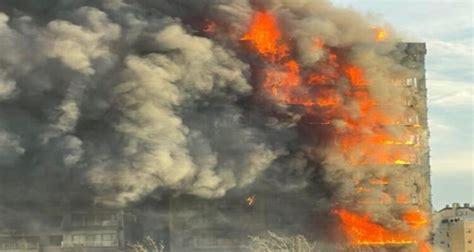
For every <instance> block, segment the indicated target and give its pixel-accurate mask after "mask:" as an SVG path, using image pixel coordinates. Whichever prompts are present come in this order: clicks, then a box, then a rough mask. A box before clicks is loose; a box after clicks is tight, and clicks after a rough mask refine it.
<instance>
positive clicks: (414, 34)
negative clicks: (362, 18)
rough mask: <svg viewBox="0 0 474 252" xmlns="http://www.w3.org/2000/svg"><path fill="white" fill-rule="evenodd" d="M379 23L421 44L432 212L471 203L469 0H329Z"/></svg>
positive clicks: (471, 47) (473, 150) (473, 29)
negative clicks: (424, 54)
mask: <svg viewBox="0 0 474 252" xmlns="http://www.w3.org/2000/svg"><path fill="white" fill-rule="evenodd" d="M332 2H333V3H334V4H335V5H337V6H343V7H349V8H353V9H356V10H359V11H361V12H363V13H366V14H368V15H370V16H372V17H374V19H379V18H381V19H384V20H386V21H387V22H388V23H390V24H391V25H392V27H394V28H395V30H397V31H398V33H399V34H400V35H401V36H402V37H403V38H404V39H405V40H406V41H415V42H418V41H423V42H426V43H427V49H428V54H427V58H426V68H427V69H426V77H427V87H428V106H429V126H430V134H431V137H430V145H431V169H432V177H431V181H432V185H433V188H432V194H433V205H434V208H435V209H440V208H442V207H444V205H445V204H450V203H453V202H460V203H464V202H466V203H468V202H470V203H474V187H473V184H474V173H473V169H474V165H473V156H474V148H473V135H474V134H473V112H474V111H473V98H474V95H473V87H474V84H473V75H474V70H473V50H474V41H473V35H474V25H473V16H474V14H473V13H474V10H473V4H472V2H471V1H467V0H464V1H459V0H458V1H453V0H451V1H449V0H438V1H433V0H431V1H427V0H410V1H406V0H372V1H365V0H333V1H332Z"/></svg>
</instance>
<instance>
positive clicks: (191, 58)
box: [0, 0, 429, 239]
mask: <svg viewBox="0 0 474 252" xmlns="http://www.w3.org/2000/svg"><path fill="white" fill-rule="evenodd" d="M262 10H267V11H269V12H271V13H272V14H273V15H274V16H275V18H277V20H278V25H279V27H280V28H281V30H282V31H284V35H283V36H284V40H286V41H289V42H288V44H289V47H291V57H292V60H294V61H295V62H297V63H298V64H299V67H300V68H301V69H300V71H301V72H300V73H301V74H306V73H309V72H312V71H314V72H318V73H322V74H326V75H329V74H330V73H329V72H327V71H328V69H331V68H338V67H342V66H341V65H342V64H352V65H357V66H358V67H360V68H362V69H364V75H365V78H366V80H367V81H368V82H369V83H371V85H369V93H370V95H371V97H372V98H373V99H374V100H376V101H377V102H378V104H377V106H378V107H379V108H380V109H381V110H382V111H384V113H386V114H390V115H392V117H404V116H405V113H407V112H406V108H405V105H406V101H405V98H404V97H406V93H404V92H405V91H403V89H402V88H400V86H397V85H389V83H391V82H393V80H394V79H397V78H398V77H400V76H409V75H412V74H413V73H411V72H410V71H409V70H407V69H405V68H403V67H401V66H400V64H399V63H398V62H397V60H398V61H402V60H403V59H401V58H400V57H401V56H399V55H396V53H395V51H396V49H397V47H396V45H397V42H399V40H398V39H397V37H396V36H395V34H394V33H393V31H392V30H391V28H390V27H389V26H386V25H384V24H382V25H383V26H384V29H385V30H387V31H388V32H389V33H390V34H391V35H390V38H389V39H388V40H387V41H385V42H384V43H377V42H376V41H375V40H374V28H373V26H372V24H371V23H370V22H369V20H367V18H366V17H364V16H362V15H360V14H358V13H356V12H355V11H353V10H350V9H339V8H336V7H334V6H333V5H332V4H331V3H329V2H327V1H293V0H288V1H241V0H228V1H218V0H215V1H214V0H206V1H185V0H179V1H176V0H175V1H173V0H161V1H152V0H140V1H127V0H113V1H89V0H80V1H71V0H49V1H30V2H27V1H24V2H18V1H14V0H7V1H2V2H1V3H0V51H1V52H2V53H0V103H1V104H2V106H0V176H1V177H2V178H3V179H4V183H3V182H2V183H1V184H0V185H1V190H0V194H1V198H2V201H3V202H5V203H6V202H37V203H41V204H45V205H48V204H50V203H52V202H62V203H70V202H71V201H75V200H79V201H81V202H82V201H86V202H89V203H91V202H95V203H97V204H101V205H103V204H105V205H112V206H127V205H129V204H131V203H135V202H139V201H141V200H144V199H146V198H147V197H157V198H159V197H160V195H161V194H163V193H165V192H166V193H169V194H172V195H182V194H189V195H194V196H198V197H202V198H209V199H214V198H220V197H223V196H224V195H226V194H227V193H228V192H229V191H233V192H235V191H239V190H241V191H246V190H248V188H253V189H256V190H258V188H259V187H260V189H262V188H266V189H268V188H274V190H276V192H275V194H280V193H281V194H286V193H291V192H298V191H301V190H305V188H311V189H310V190H309V191H306V192H305V193H301V194H300V198H298V197H297V198H296V199H295V202H296V203H295V204H305V203H304V202H310V203H307V204H308V205H309V207H310V208H311V209H312V210H315V209H316V208H318V209H319V210H320V211H329V210H330V209H331V208H337V207H340V206H343V207H347V208H350V209H352V210H354V211H359V210H363V211H361V212H367V210H370V212H373V213H374V214H373V216H372V217H373V220H375V221H378V222H380V223H385V224H386V226H387V227H391V228H393V229H397V230H401V229H402V230H403V229H407V227H406V224H405V223H403V222H402V221H400V212H399V211H398V210H397V209H394V208H392V207H391V205H390V204H385V205H384V204H372V205H359V203H360V202H361V201H378V200H380V198H381V197H383V196H384V195H385V194H387V193H389V194H390V193H392V192H393V194H395V193H400V192H406V194H409V193H410V192H412V191H417V192H419V194H420V195H425V196H427V197H428V196H429V193H428V192H427V191H426V188H429V186H428V185H426V184H420V183H422V182H423V181H424V182H426V183H428V182H427V181H425V179H424V178H425V177H424V174H422V173H420V172H419V171H417V170H414V169H409V168H407V167H401V168H399V169H393V168H390V167H380V166H377V167H373V168H367V169H363V170H361V169H357V168H355V167H354V165H353V164H351V162H349V160H348V158H347V157H345V156H344V153H342V152H341V149H340V148H336V147H335V146H336V145H337V144H335V143H334V141H335V140H334V139H337V137H338V136H341V135H342V136H346V135H348V134H349V135H350V134H352V133H351V128H350V125H348V124H347V122H346V121H344V120H342V118H340V117H337V116H335V117H334V116H332V117H331V116H330V119H331V120H330V121H328V122H327V123H326V122H325V123H324V124H321V122H319V123H317V122H315V121H317V120H325V119H327V114H326V112H324V111H318V110H315V111H310V113H308V110H306V109H304V108H302V106H298V105H301V104H285V103H284V102H282V101H281V100H279V98H278V97H275V96H271V95H270V94H269V93H268V92H267V91H268V90H265V87H264V85H263V84H262V82H263V81H264V79H265V76H264V74H262V72H261V70H262V69H265V68H268V69H279V68H281V66H278V65H276V64H274V62H273V63H272V62H265V60H262V59H261V58H259V57H258V55H257V53H255V51H253V48H252V46H251V44H250V43H247V42H246V41H242V40H241V38H242V36H243V34H244V33H245V32H246V31H247V29H248V27H249V25H250V24H251V23H252V21H253V16H254V13H255V12H256V11H262ZM211 24H212V25H213V29H211V30H209V29H206V27H207V26H210V25H211ZM315 38H317V39H319V40H321V41H324V47H318V46H315ZM329 49H330V50H331V52H333V53H334V54H337V56H338V57H339V58H338V60H340V61H338V62H337V63H335V62H331V54H329V53H328V50H329ZM335 64H336V65H335ZM337 64H339V65H337ZM280 70H281V69H280ZM334 82H335V84H337V85H336V86H337V89H335V90H331V91H333V92H334V93H335V94H336V95H338V97H341V99H342V100H343V102H342V105H341V108H342V109H343V111H344V113H346V114H348V115H350V117H351V118H353V119H354V120H357V119H358V118H360V117H361V115H360V110H361V107H360V106H361V105H360V104H358V103H357V100H356V99H354V97H347V95H346V94H347V93H348V90H349V89H350V83H349V80H348V78H338V79H335V80H334ZM315 89H316V90H317V91H321V90H319V89H318V87H315ZM310 91H311V92H312V91H314V90H313V89H312V88H310V89H307V90H305V89H302V90H297V91H295V92H296V93H301V94H302V97H305V95H304V94H305V93H308V92H310ZM292 92H293V91H292ZM308 114H309V115H310V116H308ZM314 114H316V115H314ZM312 125H329V127H332V129H335V130H332V131H331V130H328V128H327V126H312ZM377 130H380V129H379V128H371V127H367V128H364V129H363V131H362V132H363V134H364V136H365V137H371V136H373V135H374V134H375V131H377ZM383 131H384V132H389V133H390V135H391V136H394V137H403V136H404V135H405V134H406V132H405V131H403V130H401V129H400V128H399V127H398V128H397V127H392V128H391V127H385V126H384V127H383ZM334 132H337V133H334ZM338 134H339V135H338ZM357 144H359V145H360V146H357V147H358V148H355V150H350V151H349V152H351V153H350V154H351V155H352V157H355V159H357V161H358V162H361V161H363V160H364V159H367V158H370V157H367V155H366V153H364V152H363V151H361V150H363V149H367V148H371V147H370V146H362V145H364V142H361V143H357ZM373 151H375V152H376V151H378V150H373ZM425 172H426V171H425ZM407 174H409V176H407ZM381 177H383V178H387V179H389V180H390V181H397V183H390V184H389V185H387V186H386V187H385V188H384V191H383V192H382V191H381V190H376V189H375V190H373V191H371V192H370V193H366V194H363V196H362V195H361V194H358V193H357V192H356V190H357V187H356V186H355V185H354V181H357V183H358V184H360V185H364V184H370V181H371V179H378V178H381ZM255 181H258V182H259V183H258V185H256V184H255V183H254V182H255ZM269 190H272V189H269ZM420 191H422V192H420ZM290 197H291V196H288V198H290ZM359 197H360V198H359ZM418 200H419V201H422V202H425V207H428V205H429V202H428V201H429V200H428V199H418ZM281 211H284V210H281ZM282 214H285V213H282ZM295 230H296V231H298V232H299V231H300V230H298V229H295ZM423 235H424V234H420V236H423ZM420 239H422V238H420Z"/></svg>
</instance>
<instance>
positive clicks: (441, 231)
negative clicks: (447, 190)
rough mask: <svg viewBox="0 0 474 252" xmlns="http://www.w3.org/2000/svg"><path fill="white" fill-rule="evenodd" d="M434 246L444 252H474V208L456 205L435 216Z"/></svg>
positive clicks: (447, 207) (468, 205)
mask: <svg viewBox="0 0 474 252" xmlns="http://www.w3.org/2000/svg"><path fill="white" fill-rule="evenodd" d="M433 221H434V225H435V230H434V245H435V247H436V248H438V249H439V250H440V251H443V252H474V207H473V206H471V205H470V204H468V203H466V204H463V205H460V204H458V203H454V204H452V205H451V206H450V205H446V207H445V208H443V209H441V210H439V211H437V212H436V213H435V214H434V218H433Z"/></svg>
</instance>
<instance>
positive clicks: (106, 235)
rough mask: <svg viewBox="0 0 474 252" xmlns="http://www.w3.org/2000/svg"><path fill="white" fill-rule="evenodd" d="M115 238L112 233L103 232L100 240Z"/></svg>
mask: <svg viewBox="0 0 474 252" xmlns="http://www.w3.org/2000/svg"><path fill="white" fill-rule="evenodd" d="M114 238H115V235H114V234H103V235H102V240H103V241H112V240H113V239H114Z"/></svg>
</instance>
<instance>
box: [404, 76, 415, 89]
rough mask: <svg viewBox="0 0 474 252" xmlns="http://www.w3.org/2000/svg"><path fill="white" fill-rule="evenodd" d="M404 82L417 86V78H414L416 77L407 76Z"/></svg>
mask: <svg viewBox="0 0 474 252" xmlns="http://www.w3.org/2000/svg"><path fill="white" fill-rule="evenodd" d="M405 84H406V86H407V87H417V86H418V80H417V79H416V77H413V78H408V79H406V82H405Z"/></svg>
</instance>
